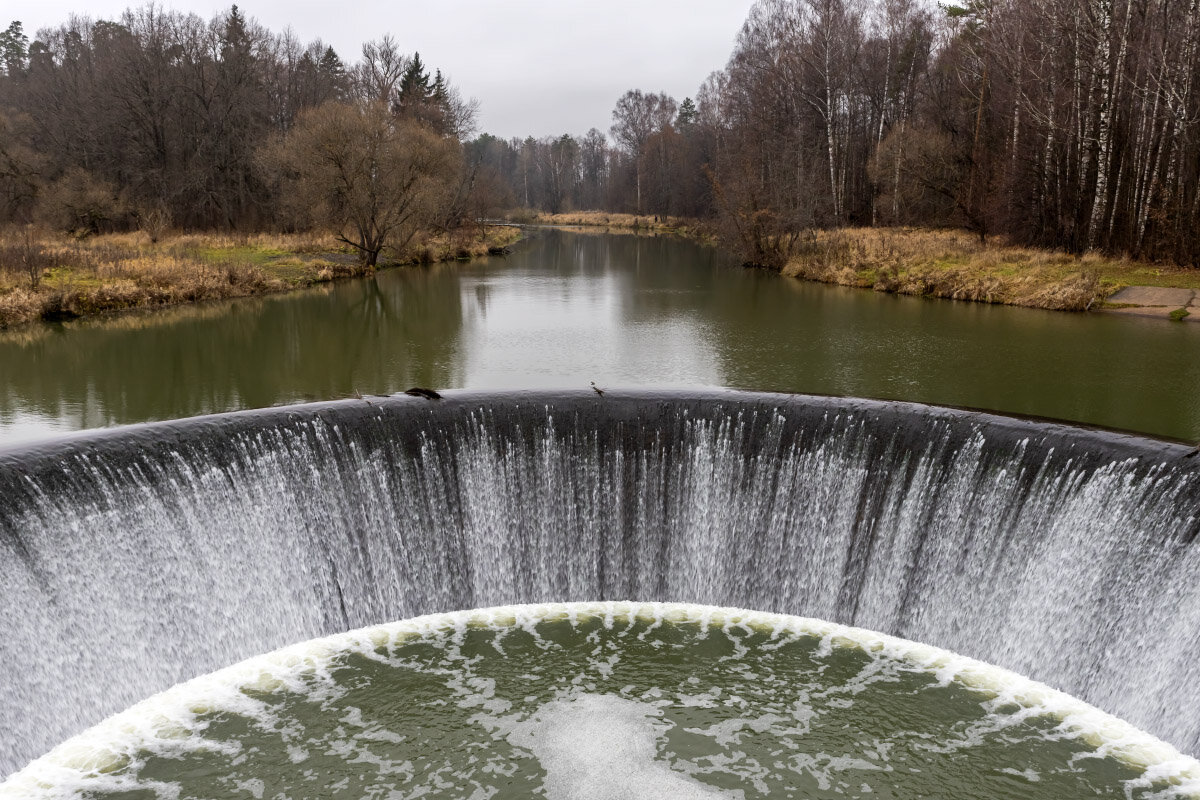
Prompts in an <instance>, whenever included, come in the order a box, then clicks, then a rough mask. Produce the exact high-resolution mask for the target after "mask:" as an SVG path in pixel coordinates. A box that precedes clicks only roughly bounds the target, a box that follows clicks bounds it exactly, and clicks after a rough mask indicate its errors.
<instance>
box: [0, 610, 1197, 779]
mask: <svg viewBox="0 0 1200 800" xmlns="http://www.w3.org/2000/svg"><path fill="white" fill-rule="evenodd" d="M589 619H596V620H600V621H602V622H603V623H604V624H606V625H612V624H614V622H615V621H618V620H619V621H622V622H626V623H628V622H632V621H634V620H643V621H647V622H652V623H654V624H656V625H658V624H662V623H664V622H670V623H682V624H694V625H700V626H709V625H711V626H714V627H717V628H720V629H722V630H725V631H729V630H733V629H735V628H747V627H749V628H752V629H754V630H756V631H759V632H762V633H765V634H769V635H772V636H773V637H776V638H786V637H788V636H813V637H818V638H819V639H820V640H821V647H822V648H824V649H826V650H832V649H833V648H838V647H853V648H858V649H861V650H864V651H866V652H869V653H874V654H876V655H877V656H879V657H882V658H885V659H891V660H895V661H900V662H904V664H906V665H908V667H909V668H912V669H917V670H922V671H927V672H929V673H931V674H934V675H936V676H937V677H938V678H939V679H940V680H942V681H946V682H949V681H956V682H961V683H963V684H966V685H968V686H970V687H973V688H977V689H980V690H983V691H985V692H988V693H990V694H992V695H994V699H993V700H992V701H991V704H992V707H993V708H994V709H997V710H999V709H1003V708H1006V707H1011V706H1016V707H1018V708H1019V709H1022V711H1021V712H1018V713H1019V715H1021V716H1029V715H1040V714H1044V715H1049V716H1052V717H1055V718H1057V719H1059V720H1060V724H1059V726H1058V730H1059V732H1060V733H1061V734H1063V735H1070V736H1075V737H1079V738H1081V739H1083V740H1085V741H1086V742H1088V743H1089V744H1090V745H1092V746H1094V747H1096V748H1097V750H1098V754H1099V755H1102V756H1110V757H1114V758H1117V759H1120V760H1121V761H1123V762H1125V763H1127V764H1129V765H1131V766H1135V767H1138V768H1141V769H1142V770H1143V776H1142V777H1141V778H1139V779H1138V780H1136V781H1134V782H1133V784H1134V785H1136V786H1150V785H1152V784H1154V783H1166V784H1169V785H1170V786H1171V787H1172V789H1171V796H1174V797H1192V798H1200V762H1197V761H1196V760H1195V759H1193V758H1191V757H1189V756H1185V755H1183V754H1181V753H1180V752H1179V751H1178V750H1176V749H1175V748H1174V747H1172V746H1171V745H1169V744H1167V743H1165V742H1162V741H1160V740H1159V739H1156V738H1155V737H1153V736H1151V735H1150V734H1148V733H1146V732H1144V731H1141V730H1139V729H1137V728H1135V727H1134V726H1132V725H1130V724H1129V723H1127V722H1124V721H1123V720H1120V719H1117V718H1116V717H1113V716H1111V715H1109V714H1106V713H1104V712H1102V711H1100V710H1099V709H1097V708H1094V707H1092V706H1090V705H1088V704H1087V703H1084V702H1083V701H1081V700H1078V699H1076V698H1074V697H1071V696H1069V695H1067V694H1064V693H1063V692H1059V691H1057V690H1055V689H1052V688H1050V687H1049V686H1046V685H1045V684H1042V683H1038V682H1036V681H1032V680H1029V679H1028V678H1024V677H1022V676H1020V675H1017V674H1016V673H1013V672H1010V671H1008V670H1005V669H1001V668H999V667H994V666H991V665H989V664H985V663H983V662H980V661H975V660H974V659H970V658H967V657H965V656H960V655H957V654H955V653H951V652H949V651H946V650H941V649H939V648H936V647H931V646H929V645H924V644H920V643H917V642H911V641H908V640H905V639H899V638H897V637H894V636H887V635H885V634H880V633H876V632H873V631H868V630H864V629H861V628H851V627H848V626H845V625H838V624H835V623H832V622H825V621H822V620H816V619H809V618H804V617H794V616H789V615H784V614H771V613H766V612H757V611H746V610H742V609H733V608H718V607H714V606H702V605H691V604H682V603H624V602H607V603H556V604H541V605H520V606H502V607H496V608H489V609H480V610H473V611H459V612H452V613H446V614H432V615H427V616H423V617H415V618H413V619H408V620H402V621H399V622H393V623H389V624H386V625H378V626H372V627H368V628H361V629H358V630H354V631H349V632H347V633H343V634H337V635H335V636H329V637H326V638H322V639H313V640H311V641H307V642H303V643H300V644H296V645H292V646H290V647H286V648H283V649H281V650H276V651H274V652H272V653H268V654H266V655H261V656H256V657H254V658H251V659H248V660H246V661H242V662H240V663H238V664H235V665H233V666H231V667H227V668H225V669H222V670H219V671H217V672H213V673H210V674H208V675H204V676H201V677H199V678H196V679H194V680H191V681H188V682H186V683H181V684H178V685H177V686H174V687H172V688H171V689H168V690H166V691H165V692H161V693H160V694H157V695H154V696H153V697H150V698H148V699H147V700H144V701H142V702H140V703H138V704H137V705H134V706H132V707H130V708H129V709H127V710H125V711H123V712H121V713H120V714H117V715H115V716H112V717H109V718H108V719H106V720H104V721H103V722H101V723H99V724H98V725H96V726H94V727H92V728H89V729H88V730H86V731H84V732H83V733H81V734H79V735H78V736H75V737H73V738H71V739H69V740H67V741H66V742H64V743H62V744H61V745H59V746H58V747H56V748H54V749H53V750H52V751H50V752H49V753H47V754H46V755H44V756H42V757H41V758H38V759H37V760H35V761H33V762H32V763H30V764H29V765H28V766H26V767H25V768H24V769H22V770H20V771H18V772H16V773H14V774H13V775H12V776H10V777H9V778H8V779H7V780H6V781H5V782H4V783H2V784H0V800H8V799H9V798H18V797H20V798H60V797H71V796H75V795H76V794H77V793H78V792H79V791H81V790H83V789H85V788H86V789H98V788H102V787H105V788H117V787H118V786H124V783H123V781H124V780H126V779H124V778H122V777H120V774H119V773H117V770H118V769H119V768H120V767H121V766H122V765H124V764H126V763H128V762H129V760H130V759H132V758H133V757H134V755H135V754H136V753H137V751H139V750H141V749H147V748H153V749H155V750H158V751H162V750H178V749H196V748H204V747H218V746H219V747H228V745H219V744H218V743H215V742H212V741H208V740H205V739H204V737H203V730H202V724H201V723H199V721H198V717H199V715H200V714H203V713H205V712H208V711H212V710H226V711H232V712H234V713H239V714H243V715H245V716H248V717H251V718H256V719H261V720H269V719H270V712H269V711H268V710H267V708H266V707H265V705H264V704H262V703H259V702H258V701H256V700H254V699H253V698H252V697H250V696H248V695H247V694H245V693H244V692H243V691H242V689H243V688H250V689H260V690H270V689H274V688H289V689H292V690H296V691H299V690H303V691H305V692H306V693H311V691H312V688H313V685H314V684H316V685H320V684H322V683H329V684H330V685H332V684H331V681H330V680H329V673H330V669H331V667H333V666H334V664H335V662H336V660H337V659H339V658H341V657H343V656H345V655H347V654H350V653H359V654H363V655H367V656H369V657H372V658H377V657H378V656H377V655H376V652H375V651H376V649H377V648H381V647H383V648H390V647H395V646H399V645H401V644H403V643H404V642H405V641H408V640H411V639H414V638H422V637H446V636H455V635H458V636H461V635H462V634H463V633H464V632H465V631H466V629H467V628H469V627H486V628H494V629H501V628H511V627H519V628H523V629H526V630H530V631H532V630H533V628H534V626H535V625H537V624H538V623H539V622H542V621H546V620H569V621H570V622H572V623H573V624H579V623H580V622H583V621H585V620H589ZM611 700H620V702H621V703H622V704H623V703H626V702H634V701H626V700H624V699H621V698H611ZM586 702H593V701H586ZM602 702H603V703H605V704H606V705H605V709H607V710H608V711H610V712H612V713H611V714H610V715H609V720H610V722H611V723H612V724H611V726H610V727H609V728H607V729H605V730H608V731H612V730H618V729H619V730H624V731H625V732H626V733H628V734H630V744H629V746H630V747H637V748H641V749H639V750H637V751H636V752H637V753H638V754H639V755H638V758H639V759H642V756H644V755H645V752H646V751H645V747H646V744H645V742H646V736H647V735H650V734H647V733H646V731H653V730H654V728H653V725H652V720H650V718H649V717H647V716H646V715H645V713H643V712H642V711H637V712H636V713H635V711H634V710H633V707H632V706H626V705H621V704H618V703H614V702H610V700H604V701H602ZM635 705H637V706H638V707H639V708H641V706H642V705H643V704H635ZM646 707H647V708H653V706H650V705H647V706H646ZM546 711H547V713H548V714H550V717H549V718H548V719H549V721H550V722H552V723H557V722H560V721H562V720H566V719H568V718H569V719H572V720H574V719H576V718H577V717H579V716H580V715H578V714H577V713H576V711H575V710H572V708H568V707H566V706H555V707H553V708H549V709H547V710H546ZM638 714H641V715H642V716H640V717H639V716H638ZM584 716H586V715H584ZM580 719H581V721H582V722H583V723H585V724H586V723H587V720H586V719H582V718H580ZM564 724H565V723H564ZM634 728H637V730H639V731H641V733H639V734H637V735H636V736H635V735H634V734H633V732H634ZM605 736H608V734H605ZM639 736H640V737H641V738H637V737H639ZM608 738H613V739H614V742H613V743H614V745H615V744H619V742H616V741H615V738H620V737H615V738H614V737H608ZM650 741H651V744H653V738H651V740H650ZM539 746H541V745H539ZM547 746H549V745H547ZM574 747H575V749H568V750H554V751H553V752H550V751H547V752H550V755H551V757H552V760H556V761H555V763H558V761H557V760H561V762H562V763H566V761H567V760H570V759H575V758H576V757H577V756H579V754H580V753H582V752H584V749H588V748H589V746H588V745H587V743H586V742H577V743H576V745H574ZM580 748H584V749H580ZM588 752H593V750H592V749H588ZM594 755H596V756H597V757H602V756H604V753H601V752H599V750H598V749H596V750H595V751H594ZM642 760H643V761H644V759H642ZM572 763H574V762H572ZM659 766H661V765H659ZM626 769H628V768H627V767H626ZM656 769H657V768H656ZM656 774H657V773H656ZM673 774H674V773H673ZM660 777H663V779H664V780H667V779H671V778H670V776H665V777H664V776H661V775H660ZM677 777H680V779H683V780H686V777H685V776H677ZM689 785H690V784H689ZM139 786H141V787H142V788H146V785H145V784H139ZM681 786H682V784H681ZM696 786H697V787H699V785H698V784H696ZM129 788H132V787H129ZM149 788H153V789H154V790H155V791H157V792H158V794H159V795H160V796H162V797H171V796H173V794H174V793H175V790H174V789H173V787H172V786H171V785H169V784H155V785H154V786H152V787H149ZM700 789H706V787H699V788H698V789H697V791H699V790H700ZM564 791H565V790H564ZM689 791H690V790H689ZM563 796H564V797H568V796H569V797H581V798H582V797H601V796H605V795H563ZM696 796H702V795H696ZM704 796H707V795H704Z"/></svg>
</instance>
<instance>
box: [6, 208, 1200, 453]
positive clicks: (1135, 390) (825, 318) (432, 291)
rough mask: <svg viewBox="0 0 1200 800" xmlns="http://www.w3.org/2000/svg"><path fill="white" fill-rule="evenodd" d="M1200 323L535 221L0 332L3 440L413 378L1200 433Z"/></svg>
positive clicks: (389, 385) (426, 382) (406, 383)
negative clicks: (250, 291)
mask: <svg viewBox="0 0 1200 800" xmlns="http://www.w3.org/2000/svg"><path fill="white" fill-rule="evenodd" d="M1198 355H1200V326H1197V325H1181V324H1177V323H1170V322H1166V321H1162V320H1155V319H1131V318H1127V317H1116V316H1106V315H1101V314H1067V313H1061V312H1052V311H1040V310H1034V309H1022V308H1008V307H1003V306H991V305H985V304H977V303H968V302H954V301H947V300H926V299H921V298H913V297H900V296H895V295H885V294H878V293H875V292H870V291H863V290H858V289H846V288H842V287H832V286H824V285H820V284H812V283H806V282H802V281H797V280H792V279H788V278H783V277H781V276H779V275H777V274H774V273H768V272H763V271H756V270H744V269H742V268H740V267H738V266H737V265H736V264H735V263H734V262H732V261H731V260H730V259H729V258H727V257H726V256H724V255H722V254H721V253H720V252H718V251H716V250H714V249H712V248H708V247H704V246H701V245H698V244H695V243H693V242H689V241H682V240H679V239H674V238H669V237H646V236H633V235H621V234H600V233H592V232H581V231H567V230H555V229H535V230H531V231H530V238H529V239H528V240H526V241H524V242H522V243H521V244H519V245H518V246H517V247H516V248H515V249H514V252H513V253H512V255H511V256H508V257H506V258H502V257H494V258H491V259H488V260H484V261H478V262H473V263H466V264H445V265H438V266H433V267H428V268H411V269H410V268H404V269H393V270H385V271H382V272H379V273H378V274H376V275H375V276H373V277H370V278H366V279H359V280H352V281H343V282H339V283H335V284H329V285H325V286H322V287H319V288H316V289H311V290H305V291H299V292H293V293H290V294H286V295H276V296H268V297H260V298H253V299H249V300H238V301H231V302H220V303H207V304H201V305H197V306H190V307H182V308H174V309H166V310H159V311H153V312H145V313H135V314H124V315H119V316H113V317H107V318H97V319H89V320H78V321H74V322H69V323H59V324H45V325H37V326H32V327H29V326H27V327H24V328H20V329H17V330H14V331H9V332H5V333H0V446H4V445H8V444H14V443H18V442H27V441H31V440H36V439H40V438H44V437H48V436H52V435H55V434H59V433H64V432H69V431H73V430H79V429H82V428H93V427H103V426H112V425H120V424H127V423H135V422H142V421H148V420H160V419H172V418H178V417H185V416H191V415H196V414H204V413H208V412H218V411H228V410H234V409H242V408H257V407H265V406H272V405H280V404H285V403H292V402H301V401H306V400H316V399H332V398H339V397H352V396H355V395H358V394H361V395H365V396H369V395H373V394H380V395H382V394H390V393H393V392H397V391H403V390H404V389H407V388H409V387H411V386H414V385H420V386H429V387H433V388H444V387H465V388H480V389H499V388H505V389H521V388H569V387H586V386H588V385H589V383H591V382H592V381H594V382H595V383H596V384H597V385H598V386H600V387H606V386H626V387H633V386H663V387H689V386H729V387H737V388H748V389H768V390H777V391H787V392H805V393H814V394H831V395H856V396H865V397H876V398H887V399H901V400H911V401H919V402H926V403H937V404H945V405H955V406H965V407H971V408H980V409H987V410H993V411H1000V412H1004V413H1009V414H1027V415H1034V416H1041V417H1049V418H1055V419H1061V420H1068V421H1074V422H1079V423H1085V424H1092V425H1099V426H1105V427H1112V428H1119V429H1125V430H1131V431H1137V432H1141V433H1146V434H1151V435H1156V436H1161V437H1169V438H1177V439H1184V440H1188V441H1195V440H1197V439H1200V391H1197V390H1198V389H1200V357H1198Z"/></svg>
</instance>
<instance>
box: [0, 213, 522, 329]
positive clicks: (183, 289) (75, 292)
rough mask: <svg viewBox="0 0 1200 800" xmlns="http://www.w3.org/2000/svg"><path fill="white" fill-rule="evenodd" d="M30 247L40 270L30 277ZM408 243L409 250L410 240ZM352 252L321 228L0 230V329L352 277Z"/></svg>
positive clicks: (489, 241) (401, 258)
mask: <svg viewBox="0 0 1200 800" xmlns="http://www.w3.org/2000/svg"><path fill="white" fill-rule="evenodd" d="M519 237H520V231H518V230H517V229H515V228H510V227H498V228H487V229H485V230H484V231H483V232H482V234H481V233H480V232H479V231H476V232H474V233H473V234H472V236H471V237H470V241H468V240H467V238H466V235H465V234H461V235H460V234H453V235H445V236H443V237H440V238H436V237H435V238H431V239H430V240H429V241H427V242H424V241H423V242H422V243H421V244H420V249H419V251H412V252H409V251H406V252H404V253H399V254H389V256H390V258H389V260H388V263H390V264H398V263H419V262H425V261H445V260H452V259H454V258H472V257H475V256H478V255H481V254H486V253H487V252H488V250H489V248H495V247H503V246H506V245H508V244H511V243H512V242H513V241H515V240H516V239H517V238H519ZM31 250H32V251H33V252H34V254H35V256H36V259H37V263H38V264H39V265H40V269H39V270H37V271H36V274H35V275H33V276H32V277H31V275H30V274H29V270H28V267H27V265H28V264H29V263H30V252H31ZM410 250H411V248H410ZM362 273H363V270H362V268H361V267H360V266H359V263H358V259H357V257H356V256H355V254H354V253H353V252H352V251H350V250H349V249H348V248H346V247H345V246H344V245H342V244H340V243H338V242H337V241H336V240H335V239H334V238H333V237H332V236H330V235H318V234H295V235H279V234H276V235H267V234H259V235H240V236H239V235H230V234H180V235H175V236H169V237H163V238H161V239H160V240H159V241H158V242H151V241H150V237H149V236H148V235H147V234H145V233H126V234H111V235H105V236H95V237H90V238H87V239H81V240H77V239H72V238H69V237H66V236H61V235H51V234H45V233H42V234H39V235H38V236H37V237H36V238H35V239H34V240H33V242H32V244H31V243H30V236H29V232H28V231H27V230H24V229H21V230H15V229H14V230H9V231H5V232H0V328H4V327H11V326H13V325H18V324H20V323H24V322H29V321H32V320H37V319H70V318H74V317H82V316H89V315H93V314H99V313H104V312H109V311H119V310H124V309H136V308H149V307H157V306H169V305H177V304H182V303H195V302H200V301H204V300H219V299H227V298H234V297H248V296H252V295H260V294H267V293H271V292H281V291H286V290H288V289H292V288H297V287H302V286H311V285H313V284H317V283H322V282H326V281H330V280H334V279H336V278H342V277H348V276H353V275H361V274H362Z"/></svg>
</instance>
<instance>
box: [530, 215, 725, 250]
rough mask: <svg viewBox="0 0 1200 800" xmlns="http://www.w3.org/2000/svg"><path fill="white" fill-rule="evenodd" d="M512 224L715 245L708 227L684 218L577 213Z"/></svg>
mask: <svg viewBox="0 0 1200 800" xmlns="http://www.w3.org/2000/svg"><path fill="white" fill-rule="evenodd" d="M508 219H509V220H510V221H511V222H515V223H518V224H527V225H563V226H568V227H571V226H573V227H580V228H595V229H597V230H601V231H634V232H636V233H654V234H665V235H670V236H683V237H685V238H688V239H695V240H698V241H704V242H708V243H710V244H716V243H717V241H716V237H715V236H713V234H712V231H711V230H710V229H709V226H707V225H705V224H704V223H703V222H701V221H700V220H695V219H688V218H685V217H666V216H656V215H651V214H615V213H609V212H607V211H574V212H569V213H565V214H544V213H531V214H526V213H519V212H517V213H512V214H510V215H509V216H508Z"/></svg>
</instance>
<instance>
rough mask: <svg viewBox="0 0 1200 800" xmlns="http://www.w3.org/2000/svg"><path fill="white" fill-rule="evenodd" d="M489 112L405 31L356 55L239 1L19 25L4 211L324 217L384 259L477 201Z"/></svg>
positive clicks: (28, 215) (74, 227)
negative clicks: (463, 194)
mask: <svg viewBox="0 0 1200 800" xmlns="http://www.w3.org/2000/svg"><path fill="white" fill-rule="evenodd" d="M474 111H475V109H474V106H473V105H472V104H471V103H468V102H466V101H464V100H463V99H462V98H461V97H460V95H459V94H458V92H457V91H456V90H455V89H454V88H453V87H452V86H450V85H449V84H448V82H447V81H446V80H445V79H444V78H443V77H442V74H441V72H440V71H434V72H433V74H432V75H431V74H430V71H429V70H428V69H427V68H426V66H425V65H424V64H423V63H422V61H421V59H420V56H419V55H417V54H413V55H406V54H403V53H401V52H400V51H399V49H398V47H397V45H396V42H395V41H394V40H393V39H392V38H391V37H389V36H385V37H383V38H382V39H380V40H378V41H374V42H369V43H367V44H366V45H364V46H363V49H362V54H361V57H360V59H359V60H358V61H357V62H354V63H347V62H345V61H344V60H343V59H342V57H341V56H339V55H338V53H336V52H335V51H334V50H333V48H332V47H330V46H328V45H326V44H324V43H323V42H321V41H320V40H317V41H313V42H309V43H307V44H306V43H302V42H300V41H299V40H298V39H296V37H295V36H294V35H293V34H292V33H291V32H290V31H285V32H283V33H274V32H271V31H269V30H267V29H265V28H264V27H262V26H261V25H259V24H257V23H256V22H254V21H253V20H251V19H248V18H247V17H245V16H244V15H243V14H242V13H241V12H240V11H239V10H238V8H237V6H233V7H232V8H231V9H230V10H229V11H228V12H227V13H223V14H220V15H218V16H217V17H215V18H214V19H211V20H204V19H201V18H200V17H198V16H196V15H194V14H183V13H179V12H175V11H166V10H163V9H162V8H161V7H159V6H157V5H154V4H150V5H146V6H144V7H141V8H139V9H135V10H130V11H127V12H125V13H124V14H123V15H122V16H121V17H120V18H119V19H118V20H114V21H108V20H91V19H88V18H72V19H71V20H70V21H69V22H68V23H66V24H65V25H62V26H60V27H58V28H55V29H53V30H48V31H43V32H41V33H39V34H38V36H37V37H36V38H35V39H33V40H30V39H29V38H28V36H27V35H26V34H25V32H24V30H23V29H22V26H21V23H19V22H15V23H13V24H11V25H10V26H9V27H8V29H7V30H6V31H4V32H3V33H0V223H4V222H9V223H13V222H15V223H28V222H31V221H36V222H39V223H44V224H46V225H50V226H53V227H56V228H59V229H62V230H70V231H74V232H77V233H88V232H103V231H111V230H122V229H130V228H144V229H148V230H151V231H156V230H161V229H165V228H169V227H174V228H182V229H193V230H195V229H225V230H262V229H283V230H287V229H296V228H300V227H304V226H309V225H314V224H324V225H329V226H331V227H333V228H334V229H335V230H339V229H340V230H342V232H343V234H345V235H346V236H347V238H348V240H349V241H351V243H352V244H354V246H355V247H359V248H360V251H361V252H363V253H364V260H365V261H370V262H371V263H374V257H375V256H377V255H378V250H379V247H381V246H382V245H381V244H380V243H381V242H382V241H385V240H388V239H389V238H390V240H391V241H390V242H389V243H395V240H396V236H397V234H398V233H400V232H401V231H403V230H406V226H407V227H411V226H412V225H414V224H416V223H418V222H421V223H425V224H428V223H430V222H433V223H441V222H448V221H450V218H451V217H453V216H454V215H455V214H456V213H461V211H458V210H456V206H457V205H461V200H460V199H459V200H456V195H457V194H458V193H459V192H460V185H461V183H462V178H463V175H464V171H463V168H462V158H461V156H462V154H461V147H460V145H459V141H458V140H459V137H461V136H462V135H464V134H465V133H467V132H468V131H469V130H470V128H471V127H472V125H473V117H474ZM322 137H324V138H322ZM347 147H349V148H350V149H351V150H352V151H353V153H352V155H353V158H347V157H346V156H347V151H346V148H347ZM434 187H436V191H435V190H434ZM301 189H302V190H303V191H304V192H305V193H306V194H307V196H306V197H304V198H303V199H301V198H298V197H297V192H298V191H299V190H301ZM397 192H400V193H402V194H401V196H400V197H399V201H401V202H406V203H407V205H405V207H404V208H402V209H396V208H394V207H391V206H389V205H388V204H389V203H391V204H393V205H394V203H395V202H397V198H396V196H395V193H397ZM375 201H380V202H381V203H382V205H383V209H382V210H380V209H379V208H372V207H371V206H372V204H373V203H374V204H376V205H378V204H379V203H376V202H375ZM418 206H419V207H418ZM363 213H367V214H369V215H370V216H369V218H364V217H363V216H362V214H363ZM318 215H319V216H320V217H321V218H320V219H318V218H317V217H318ZM364 248H365V250H364Z"/></svg>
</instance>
